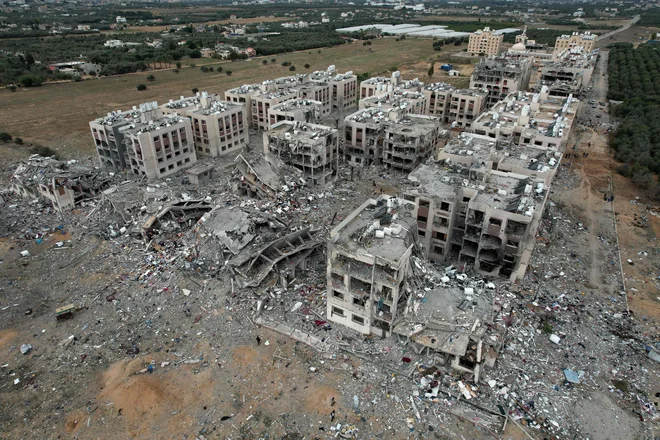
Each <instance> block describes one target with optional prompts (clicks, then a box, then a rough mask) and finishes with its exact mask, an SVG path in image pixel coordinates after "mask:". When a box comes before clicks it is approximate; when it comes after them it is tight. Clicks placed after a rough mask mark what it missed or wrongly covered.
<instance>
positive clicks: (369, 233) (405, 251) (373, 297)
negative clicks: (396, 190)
mask: <svg viewBox="0 0 660 440" xmlns="http://www.w3.org/2000/svg"><path fill="white" fill-rule="evenodd" d="M413 210H414V205H413V204H412V203H410V202H406V201H404V200H402V199H395V198H390V197H389V196H381V198H379V199H378V200H374V199H369V200H367V201H366V202H365V203H363V204H362V205H361V206H360V207H359V208H358V209H356V210H355V211H354V212H353V213H351V214H350V215H349V216H348V217H347V218H346V219H344V220H343V221H342V222H341V223H339V225H337V226H336V227H335V228H334V229H333V230H332V231H331V232H330V240H329V242H328V266H327V280H328V294H327V319H328V320H329V321H332V322H336V323H338V324H342V325H344V326H346V327H349V328H351V329H353V330H355V331H357V332H359V333H362V334H365V335H369V334H373V335H377V336H383V337H385V336H389V335H390V333H391V331H392V326H393V325H394V322H395V320H396V318H397V316H398V315H399V314H400V313H402V311H403V308H404V307H405V304H406V301H407V299H408V290H407V289H406V288H405V284H406V279H407V277H408V275H409V274H410V273H411V267H410V257H411V255H412V254H413V249H414V248H415V243H416V240H417V227H416V222H415V218H414V217H413V215H412V212H413Z"/></svg>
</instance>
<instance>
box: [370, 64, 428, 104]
mask: <svg viewBox="0 0 660 440" xmlns="http://www.w3.org/2000/svg"><path fill="white" fill-rule="evenodd" d="M423 85H424V83H423V82H421V81H420V80H419V79H417V78H415V79H413V80H408V81H404V80H402V79H401V72H399V71H398V70H397V71H396V72H392V75H391V76H390V77H382V76H374V77H373V78H369V79H365V80H364V81H362V82H361V83H360V99H363V98H370V97H372V96H376V97H381V96H383V95H386V94H388V93H392V92H394V91H395V90H399V91H402V90H407V91H420V89H421V88H422V86H423Z"/></svg>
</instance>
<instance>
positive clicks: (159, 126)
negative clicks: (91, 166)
mask: <svg viewBox="0 0 660 440" xmlns="http://www.w3.org/2000/svg"><path fill="white" fill-rule="evenodd" d="M89 125H90V128H91V131H92V137H93V138H94V142H95V145H96V150H97V153H98V155H99V159H100V162H101V165H102V166H106V167H110V168H115V169H124V168H128V169H130V170H131V171H132V172H133V173H134V174H136V175H139V176H145V177H147V178H148V179H156V178H160V177H163V176H167V175H171V174H174V173H176V172H177V171H179V170H180V169H181V168H182V167H185V166H188V165H192V164H193V163H195V162H196V161H197V156H196V154H195V148H194V142H193V134H192V128H191V124H190V119H189V118H187V117H182V116H179V115H178V114H176V113H171V114H167V115H165V114H163V110H162V109H161V108H159V107H158V103H157V102H155V101H154V102H147V103H144V104H140V106H139V108H138V107H133V110H131V111H126V112H121V111H117V112H110V113H108V115H107V116H105V117H102V118H99V119H96V120H94V121H92V122H90V123H89Z"/></svg>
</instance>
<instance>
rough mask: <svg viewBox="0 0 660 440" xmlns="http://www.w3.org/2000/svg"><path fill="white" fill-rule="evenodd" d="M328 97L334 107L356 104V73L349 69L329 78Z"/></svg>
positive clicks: (340, 107) (346, 106) (342, 107)
mask: <svg viewBox="0 0 660 440" xmlns="http://www.w3.org/2000/svg"><path fill="white" fill-rule="evenodd" d="M331 67H332V66H331ZM313 80H314V79H313V78H312V81H313ZM330 97H331V99H332V108H334V109H339V110H341V109H345V108H348V107H353V106H354V105H356V104H357V99H358V98H357V75H355V74H353V72H350V71H349V72H346V73H338V74H336V75H334V76H333V77H332V78H330Z"/></svg>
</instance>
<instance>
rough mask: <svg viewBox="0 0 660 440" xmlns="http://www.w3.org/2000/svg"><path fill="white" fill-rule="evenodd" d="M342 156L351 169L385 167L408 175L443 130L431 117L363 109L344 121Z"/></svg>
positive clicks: (429, 152)
mask: <svg viewBox="0 0 660 440" xmlns="http://www.w3.org/2000/svg"><path fill="white" fill-rule="evenodd" d="M344 126H345V128H344V130H345V132H344V155H345V157H346V161H347V162H348V163H349V164H350V165H352V166H369V165H384V166H385V167H387V168H390V169H393V170H397V171H404V172H409V171H412V170H413V169H415V168H416V167H417V166H418V165H419V164H421V163H422V162H423V161H425V160H426V159H427V158H428V157H429V156H431V154H432V153H433V151H434V150H435V148H436V146H437V145H438V143H439V142H441V140H442V139H443V134H444V130H442V129H441V128H440V119H438V118H436V117H433V116H426V115H416V114H401V112H400V111H399V110H395V109H389V110H382V109H378V108H365V109H363V110H358V111H357V112H355V113H353V114H351V115H349V116H347V117H346V118H345V120H344Z"/></svg>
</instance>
